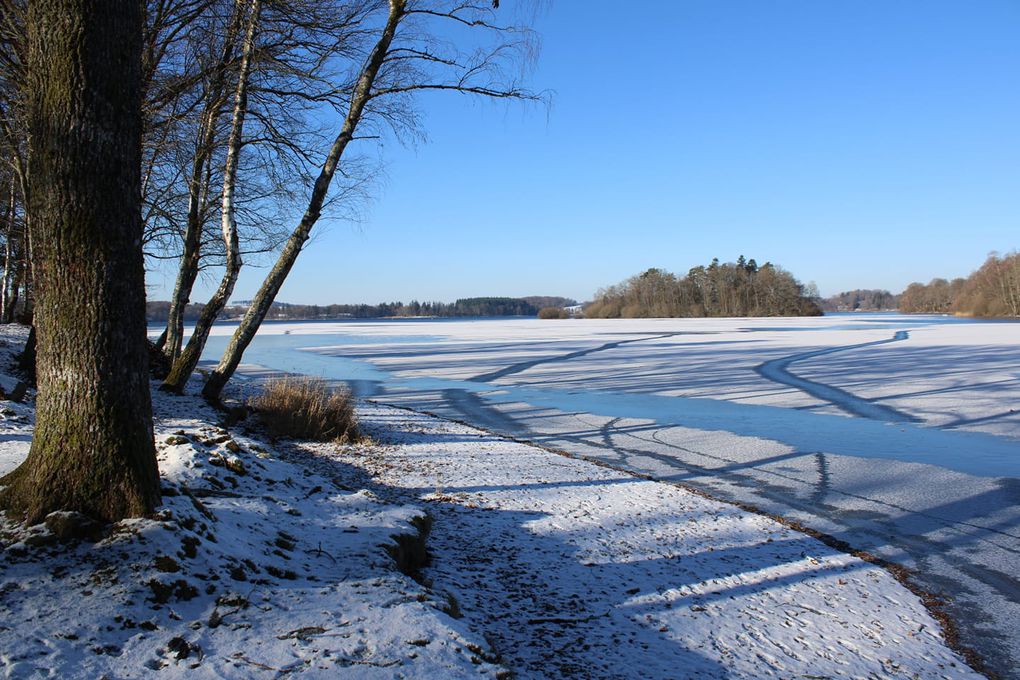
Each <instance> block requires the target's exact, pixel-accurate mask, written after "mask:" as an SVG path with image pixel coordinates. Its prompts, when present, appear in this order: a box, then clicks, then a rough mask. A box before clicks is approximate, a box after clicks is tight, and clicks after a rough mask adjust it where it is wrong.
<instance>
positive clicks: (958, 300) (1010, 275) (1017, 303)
mask: <svg viewBox="0 0 1020 680" xmlns="http://www.w3.org/2000/svg"><path fill="white" fill-rule="evenodd" d="M899 308H900V311H901V312H915V313H917V312H920V313H934V314H960V315H963V316H1020V253H1018V252H1015V251H1014V252H1012V253H1009V254H1007V255H1001V256H1000V255H998V254H996V253H992V254H991V255H989V256H988V259H987V260H985V263H984V264H983V265H981V268H980V269H978V270H977V271H975V272H974V273H973V274H971V275H970V276H968V277H967V278H965V279H964V278H958V279H953V280H952V281H947V280H946V279H941V278H937V279H932V280H931V281H930V282H928V283H927V284H923V283H912V284H910V285H909V286H907V289H906V290H905V291H903V294H902V295H901V296H900V304H899Z"/></svg>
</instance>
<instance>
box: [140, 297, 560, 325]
mask: <svg viewBox="0 0 1020 680" xmlns="http://www.w3.org/2000/svg"><path fill="white" fill-rule="evenodd" d="M576 304H577V302H576V301H575V300H572V299H570V298H564V297H556V296H544V295H533V296H529V297H523V298H509V297H477V298H461V299H459V300H457V301H456V302H418V301H417V300H412V301H411V302H409V303H407V304H404V303H403V302H381V303H379V304H377V305H366V304H357V305H295V304H289V303H286V302H274V303H273V306H272V308H271V309H270V310H269V314H268V315H267V316H266V318H268V319H287V320H293V321H298V320H301V321H305V320H314V319H384V318H388V317H414V316H430V317H466V316H535V315H537V314H538V310H540V309H542V308H543V307H568V306H571V305H576ZM202 308H203V305H200V304H189V305H188V306H187V307H186V308H185V310H184V319H185V320H187V321H193V320H195V319H197V318H198V317H199V315H200V314H201V313H202ZM247 308H248V304H247V301H243V300H242V301H240V302H239V303H236V304H234V305H230V306H228V307H226V308H225V309H224V311H223V316H224V317H225V318H228V319H229V318H236V317H238V316H241V315H242V314H244V312H245V310H246V309H247ZM169 311H170V303H169V302H166V301H161V300H156V301H150V302H148V303H147V304H146V316H147V318H148V320H149V321H150V322H163V321H166V320H167V316H168V314H169Z"/></svg>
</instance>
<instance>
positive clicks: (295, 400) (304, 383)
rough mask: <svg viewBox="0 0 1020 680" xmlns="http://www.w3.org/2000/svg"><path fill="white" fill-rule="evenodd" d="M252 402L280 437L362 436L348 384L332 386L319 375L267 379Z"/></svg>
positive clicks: (347, 439) (341, 438)
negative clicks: (315, 376) (313, 376)
mask: <svg viewBox="0 0 1020 680" xmlns="http://www.w3.org/2000/svg"><path fill="white" fill-rule="evenodd" d="M249 404H250V405H251V407H252V408H254V409H255V411H256V412H257V413H258V415H259V418H260V419H261V420H262V422H263V424H265V426H266V427H267V428H268V429H269V431H270V432H272V433H273V434H274V435H276V436H278V437H293V438H295V439H310V440H313V441H320V442H329V441H335V442H354V441H357V440H359V439H360V438H361V433H360V432H359V431H358V419H357V416H356V415H355V413H354V398H353V397H352V396H351V391H350V389H348V388H347V387H338V388H330V387H329V386H328V385H327V384H326V382H325V381H323V380H319V379H316V378H298V377H286V378H277V379H275V380H270V381H269V382H267V383H266V386H265V389H263V390H262V393H261V394H259V395H258V396H256V397H253V398H252V399H251V400H250V401H249Z"/></svg>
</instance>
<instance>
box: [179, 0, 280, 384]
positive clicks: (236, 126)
mask: <svg viewBox="0 0 1020 680" xmlns="http://www.w3.org/2000/svg"><path fill="white" fill-rule="evenodd" d="M260 8H261V4H260V1H259V0H252V3H251V14H250V16H249V18H248V28H247V30H246V32H245V37H244V47H243V54H242V57H241V67H240V70H239V72H238V74H237V90H236V92H235V94H234V114H233V117H232V120H231V125H230V137H229V138H228V140H227V160H226V164H225V166H224V169H223V195H222V207H221V228H222V231H223V245H224V247H225V248H226V251H227V263H226V271H224V272H223V278H222V279H221V280H220V285H219V287H218V288H217V289H216V292H215V293H213V296H212V298H210V300H209V303H208V304H207V305H206V306H205V307H204V308H203V309H202V314H201V315H200V316H199V319H198V321H197V322H196V323H195V330H194V331H192V333H191V338H190V339H189V340H188V345H187V347H185V348H184V351H183V352H182V353H181V355H180V356H179V357H177V359H176V360H175V361H174V363H173V366H172V367H171V369H170V373H169V375H167V377H166V379H165V380H164V381H163V384H162V385H161V389H164V390H167V391H169V392H178V393H179V392H181V391H182V390H183V389H184V386H185V384H187V382H188V378H190V377H191V373H192V372H193V371H194V370H195V366H197V365H198V360H199V359H200V358H201V357H202V350H203V349H205V342H206V340H207V339H208V338H209V331H210V330H212V326H213V323H215V322H216V318H217V317H218V316H219V315H220V312H222V311H223V308H224V307H226V305H227V302H228V301H229V300H230V296H231V295H232V294H233V292H234V284H235V283H237V275H238V273H239V272H240V271H241V248H240V244H239V243H238V239H237V221H236V219H235V206H234V190H235V188H236V186H237V166H238V162H239V160H240V155H241V134H242V132H243V131H244V117H245V114H246V113H247V111H248V75H249V73H250V72H251V60H252V54H253V53H254V52H255V29H256V27H257V26H258V21H259V11H260Z"/></svg>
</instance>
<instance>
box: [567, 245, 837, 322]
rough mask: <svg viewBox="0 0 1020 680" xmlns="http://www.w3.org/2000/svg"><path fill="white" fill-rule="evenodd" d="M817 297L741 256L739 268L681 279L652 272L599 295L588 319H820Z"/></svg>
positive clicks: (715, 267)
mask: <svg viewBox="0 0 1020 680" xmlns="http://www.w3.org/2000/svg"><path fill="white" fill-rule="evenodd" d="M815 297H816V296H813V295H811V294H810V292H809V291H807V290H806V289H805V287H804V286H803V285H801V284H800V282H799V281H797V279H795V278H794V277H793V275H792V274H790V273H789V272H788V271H786V270H784V269H783V268H782V267H779V266H778V265H774V264H772V263H770V262H766V263H765V264H763V265H761V266H760V267H759V266H758V264H757V263H756V262H755V261H754V260H753V259H751V260H745V259H744V256H743V255H741V256H740V257H739V258H738V259H737V261H736V262H727V263H724V264H720V263H719V260H718V258H716V259H714V260H712V263H711V264H709V265H708V266H707V267H704V266H698V267H694V268H693V269H691V270H690V271H688V272H687V275H686V276H685V277H683V278H680V277H679V276H677V275H675V274H671V273H669V272H667V271H664V270H662V269H649V270H648V271H646V272H644V273H643V274H639V275H637V276H633V277H631V278H629V279H627V280H626V281H624V282H623V283H620V284H618V285H615V286H610V287H609V288H604V289H602V290H600V291H599V292H598V293H596V295H595V300H594V301H593V302H592V303H591V304H589V305H588V306H587V307H585V309H584V315H585V316H586V317H589V318H603V319H608V318H621V317H622V318H640V317H705V316H818V315H820V314H822V309H821V307H819V306H818V304H817V302H816V301H815Z"/></svg>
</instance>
